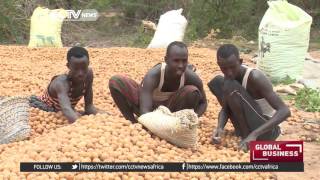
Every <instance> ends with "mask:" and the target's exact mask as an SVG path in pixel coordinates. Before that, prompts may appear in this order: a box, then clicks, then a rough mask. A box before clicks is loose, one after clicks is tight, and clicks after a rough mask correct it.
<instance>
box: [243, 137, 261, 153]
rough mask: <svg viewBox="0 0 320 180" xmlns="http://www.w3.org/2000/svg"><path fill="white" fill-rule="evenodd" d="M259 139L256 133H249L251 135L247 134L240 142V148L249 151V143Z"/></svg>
mask: <svg viewBox="0 0 320 180" xmlns="http://www.w3.org/2000/svg"><path fill="white" fill-rule="evenodd" d="M255 140H257V136H255V135H254V134H252V133H251V134H249V136H247V137H246V138H245V139H243V140H242V141H241V142H240V144H239V149H241V150H243V151H245V152H247V151H248V149H249V144H250V142H251V141H255Z"/></svg>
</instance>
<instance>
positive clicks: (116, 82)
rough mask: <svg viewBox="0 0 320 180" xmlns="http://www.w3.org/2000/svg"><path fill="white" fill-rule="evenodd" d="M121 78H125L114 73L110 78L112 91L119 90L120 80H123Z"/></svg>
mask: <svg viewBox="0 0 320 180" xmlns="http://www.w3.org/2000/svg"><path fill="white" fill-rule="evenodd" d="M121 79H123V75H114V76H112V77H111V78H110V79H109V84H108V85H109V89H110V91H112V92H113V91H115V90H117V88H118V86H119V81H121Z"/></svg>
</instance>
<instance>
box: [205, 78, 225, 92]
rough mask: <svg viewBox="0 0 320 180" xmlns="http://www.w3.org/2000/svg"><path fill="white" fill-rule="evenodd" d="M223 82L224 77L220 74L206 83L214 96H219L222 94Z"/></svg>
mask: <svg viewBox="0 0 320 180" xmlns="http://www.w3.org/2000/svg"><path fill="white" fill-rule="evenodd" d="M223 82H224V77H223V76H221V75H217V76H216V77H214V78H213V79H212V80H211V81H210V82H209V83H208V84H207V85H208V87H209V89H210V91H211V92H212V93H213V94H214V95H215V96H221V95H222V87H223Z"/></svg>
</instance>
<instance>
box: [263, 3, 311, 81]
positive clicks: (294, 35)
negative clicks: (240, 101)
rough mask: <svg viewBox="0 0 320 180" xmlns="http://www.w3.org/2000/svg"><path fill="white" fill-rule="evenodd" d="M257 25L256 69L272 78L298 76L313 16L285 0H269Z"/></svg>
mask: <svg viewBox="0 0 320 180" xmlns="http://www.w3.org/2000/svg"><path fill="white" fill-rule="evenodd" d="M268 5H269V8H268V10H267V11H266V13H265V14H264V16H263V18H262V20H261V22H260V26H259V60H258V62H257V66H258V69H260V70H262V71H263V72H264V73H265V74H266V75H267V76H268V77H269V78H270V79H271V80H273V81H280V80H281V79H283V78H285V77H287V76H289V77H290V78H292V79H300V78H301V76H302V72H303V63H304V59H305V57H306V53H307V50H308V46H309V38H310V26H311V23H312V17H311V16H310V15H308V14H307V13H306V12H304V11H303V10H302V9H300V8H299V7H297V6H294V5H292V4H290V3H288V2H287V1H268Z"/></svg>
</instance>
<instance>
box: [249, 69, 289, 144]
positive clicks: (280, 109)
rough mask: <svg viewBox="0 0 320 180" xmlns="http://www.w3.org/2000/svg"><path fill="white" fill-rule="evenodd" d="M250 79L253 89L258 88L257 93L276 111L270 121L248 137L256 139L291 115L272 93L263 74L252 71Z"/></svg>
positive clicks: (269, 83)
mask: <svg viewBox="0 0 320 180" xmlns="http://www.w3.org/2000/svg"><path fill="white" fill-rule="evenodd" d="M251 78H252V82H254V84H255V87H257V88H259V89H258V91H259V93H260V94H261V95H262V97H264V98H265V99H266V100H267V101H268V103H269V104H270V105H271V106H272V107H273V108H274V109H275V110H276V113H275V114H274V115H273V117H272V118H271V119H270V120H268V121H267V122H266V123H265V124H263V125H262V126H260V127H259V128H257V129H256V130H254V131H252V132H251V133H250V134H249V136H251V137H254V138H256V137H258V136H260V135H262V134H264V133H266V132H267V131H269V130H270V129H272V128H274V127H275V126H276V125H278V124H280V123H281V122H283V121H284V120H286V119H287V118H288V117H289V116H290V115H291V113H290V110H289V108H288V107H287V106H286V105H285V104H284V102H283V101H282V100H281V99H280V97H279V96H278V95H277V94H276V93H275V92H274V91H273V88H272V84H271V82H270V81H269V80H268V79H267V77H266V76H265V75H264V74H262V72H260V71H253V73H252V76H251Z"/></svg>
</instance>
